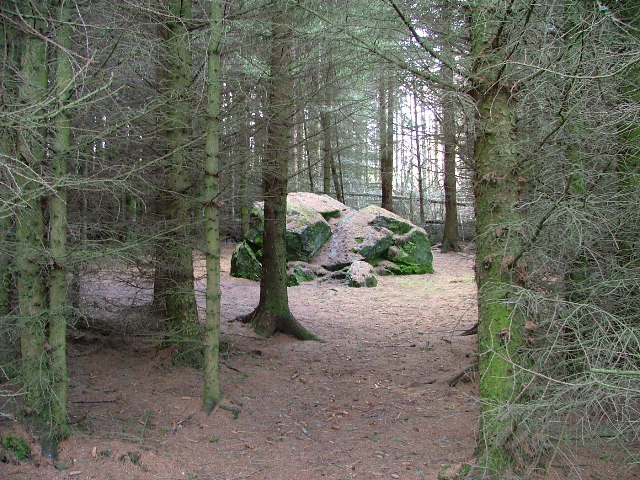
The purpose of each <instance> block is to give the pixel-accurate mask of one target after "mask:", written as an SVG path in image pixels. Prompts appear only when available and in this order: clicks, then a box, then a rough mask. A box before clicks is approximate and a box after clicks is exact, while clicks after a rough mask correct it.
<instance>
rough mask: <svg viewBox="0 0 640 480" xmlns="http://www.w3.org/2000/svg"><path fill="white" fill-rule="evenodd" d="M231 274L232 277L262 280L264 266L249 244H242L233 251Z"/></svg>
mask: <svg viewBox="0 0 640 480" xmlns="http://www.w3.org/2000/svg"><path fill="white" fill-rule="evenodd" d="M230 274H231V276H232V277H238V278H248V279H249V280H254V281H259V280H260V276H261V274H262V264H261V263H260V260H258V258H257V257H256V254H255V253H254V251H253V250H252V249H251V246H250V245H249V244H248V243H247V242H240V243H239V244H237V245H236V248H235V249H234V250H233V254H232V255H231V271H230Z"/></svg>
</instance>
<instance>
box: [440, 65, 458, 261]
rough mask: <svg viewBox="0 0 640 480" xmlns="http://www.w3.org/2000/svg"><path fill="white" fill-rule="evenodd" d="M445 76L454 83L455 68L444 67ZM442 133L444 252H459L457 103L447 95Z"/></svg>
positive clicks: (444, 104) (443, 108) (444, 103)
mask: <svg viewBox="0 0 640 480" xmlns="http://www.w3.org/2000/svg"><path fill="white" fill-rule="evenodd" d="M443 70H444V78H445V79H446V80H448V81H450V82H452V83H453V70H451V69H450V68H449V67H446V66H445V67H443ZM442 133H443V137H444V235H443V237H442V247H441V250H442V252H443V253H446V252H450V251H453V252H459V251H460V250H461V247H460V234H459V233H458V207H457V204H456V201H457V195H456V190H457V189H456V118H455V104H454V102H453V100H452V99H451V98H450V96H447V95H445V98H444V102H443V105H442Z"/></svg>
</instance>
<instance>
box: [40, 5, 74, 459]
mask: <svg viewBox="0 0 640 480" xmlns="http://www.w3.org/2000/svg"><path fill="white" fill-rule="evenodd" d="M52 6H53V8H54V11H55V12H56V14H57V24H56V31H55V38H56V74H55V82H54V85H55V87H54V88H55V95H56V104H55V107H56V110H55V116H54V128H53V130H54V137H53V155H52V164H53V165H52V171H53V176H54V178H55V179H56V180H57V182H58V185H56V186H55V187H54V189H53V190H54V191H53V194H52V195H51V196H50V197H49V202H48V203H49V250H50V254H51V263H52V266H51V271H50V273H49V332H48V347H47V348H48V349H49V355H50V360H49V370H50V371H49V375H50V382H51V392H52V393H51V394H52V397H53V398H52V403H51V413H50V415H51V419H50V428H49V435H48V438H46V437H45V443H46V445H47V447H46V448H47V450H49V452H50V453H51V455H52V456H54V457H55V456H57V450H58V442H59V441H60V440H62V439H64V438H65V437H66V436H67V435H68V426H67V383H68V380H67V311H68V305H67V303H68V302H67V275H68V273H69V271H70V269H69V267H68V264H69V259H68V255H67V187H66V186H65V180H66V177H67V173H68V158H69V153H70V151H71V117H70V114H69V110H68V104H69V102H70V99H71V95H72V94H73V90H74V88H73V85H74V75H73V68H72V64H71V52H72V49H73V41H72V36H71V3H70V2H69V1H65V0H56V1H54V2H53V4H52Z"/></svg>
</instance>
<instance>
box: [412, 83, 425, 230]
mask: <svg viewBox="0 0 640 480" xmlns="http://www.w3.org/2000/svg"><path fill="white" fill-rule="evenodd" d="M415 88H416V87H414V91H413V121H414V124H415V141H416V169H417V170H418V208H419V209H420V226H424V222H425V215H424V177H423V175H422V171H423V170H424V168H423V165H422V142H421V141H420V136H421V133H420V132H421V130H420V123H419V122H418V93H417V91H416V90H415Z"/></svg>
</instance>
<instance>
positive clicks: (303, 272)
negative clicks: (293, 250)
mask: <svg viewBox="0 0 640 480" xmlns="http://www.w3.org/2000/svg"><path fill="white" fill-rule="evenodd" d="M315 278H316V276H315V275H314V273H313V272H312V271H310V270H309V269H305V268H304V267H303V266H302V265H299V264H293V265H289V268H288V269H287V287H297V286H298V285H300V284H301V283H304V282H311V281H313V280H315Z"/></svg>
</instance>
